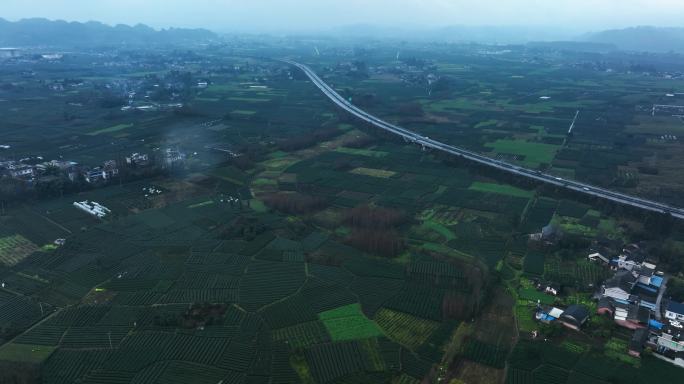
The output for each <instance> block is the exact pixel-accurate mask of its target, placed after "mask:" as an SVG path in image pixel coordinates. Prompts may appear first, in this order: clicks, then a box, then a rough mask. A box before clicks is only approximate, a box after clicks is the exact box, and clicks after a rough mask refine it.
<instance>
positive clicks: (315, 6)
mask: <svg viewBox="0 0 684 384" xmlns="http://www.w3.org/2000/svg"><path fill="white" fill-rule="evenodd" d="M0 3H1V4H0V17H2V18H6V19H9V20H16V19H20V18H26V17H47V18H51V19H64V20H77V21H86V20H98V21H103V22H105V23H108V24H116V23H125V24H135V23H146V24H149V25H152V26H155V27H167V26H179V27H207V28H211V29H215V30H224V31H225V30H247V31H258V30H264V31H275V30H317V29H319V30H320V29H327V28H328V27H335V26H340V25H348V24H357V23H363V24H378V25H382V26H388V25H392V26H406V27H416V26H421V27H425V26H435V27H437V26H444V25H457V24H458V25H506V26H520V25H532V26H564V27H565V28H573V29H577V30H598V29H605V28H615V27H625V26H634V25H658V26H684V0H0Z"/></svg>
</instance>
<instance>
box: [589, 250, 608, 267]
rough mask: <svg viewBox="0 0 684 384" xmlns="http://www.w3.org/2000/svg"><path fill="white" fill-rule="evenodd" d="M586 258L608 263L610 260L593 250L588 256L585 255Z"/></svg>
mask: <svg viewBox="0 0 684 384" xmlns="http://www.w3.org/2000/svg"><path fill="white" fill-rule="evenodd" d="M587 258H588V259H589V261H593V262H600V263H602V264H608V263H609V262H610V259H608V258H607V257H605V256H603V255H602V254H600V253H599V252H594V253H592V254H590V255H589V256H587Z"/></svg>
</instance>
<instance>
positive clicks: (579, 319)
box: [535, 244, 684, 367]
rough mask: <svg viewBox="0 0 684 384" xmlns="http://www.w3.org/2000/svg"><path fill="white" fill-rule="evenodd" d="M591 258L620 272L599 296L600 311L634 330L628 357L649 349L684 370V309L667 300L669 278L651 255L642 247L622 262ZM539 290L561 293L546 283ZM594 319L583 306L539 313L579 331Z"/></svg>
mask: <svg viewBox="0 0 684 384" xmlns="http://www.w3.org/2000/svg"><path fill="white" fill-rule="evenodd" d="M588 259H589V260H590V261H592V262H595V263H600V264H602V265H604V266H605V267H606V268H610V270H612V271H614V274H613V276H612V277H610V278H608V279H606V280H605V281H604V282H603V284H602V285H601V287H600V290H599V292H597V294H596V298H597V299H598V305H597V310H596V311H597V314H599V315H602V316H609V317H610V318H612V319H613V321H614V322H615V323H616V324H617V325H619V326H622V327H624V328H627V329H630V330H633V331H634V332H633V334H632V338H631V340H630V342H629V349H628V351H627V352H628V353H629V354H630V355H632V356H634V357H640V356H641V354H642V353H643V351H644V350H645V349H646V348H649V349H650V350H651V351H652V352H653V355H654V356H656V357H658V358H661V359H663V360H666V361H669V362H671V363H673V364H676V365H678V366H681V367H684V304H682V303H678V302H676V301H672V300H669V299H666V298H663V295H664V293H665V290H666V283H667V277H666V276H665V275H664V273H662V272H660V271H658V270H657V266H656V264H655V263H654V262H653V261H652V260H649V258H648V255H647V254H646V252H644V251H643V250H642V249H641V248H640V247H639V246H638V245H637V244H630V245H627V246H624V247H623V248H622V252H621V253H620V255H618V256H617V257H613V258H608V257H606V256H604V255H603V254H601V253H600V252H595V253H592V254H590V255H589V256H588ZM536 287H537V290H538V291H540V292H544V293H546V294H549V295H553V296H556V295H558V293H559V287H558V285H557V284H554V283H549V282H540V283H537V284H536ZM589 316H590V311H589V309H588V308H587V307H586V306H584V305H581V304H577V305H571V306H569V307H568V308H566V309H561V308H557V307H553V306H541V305H539V304H538V305H537V310H536V314H535V318H536V319H537V321H539V322H541V323H545V324H550V323H554V322H558V323H560V324H562V325H564V326H565V327H567V328H570V329H574V330H579V329H580V328H581V327H582V326H583V325H584V324H585V323H586V322H587V320H588V319H589Z"/></svg>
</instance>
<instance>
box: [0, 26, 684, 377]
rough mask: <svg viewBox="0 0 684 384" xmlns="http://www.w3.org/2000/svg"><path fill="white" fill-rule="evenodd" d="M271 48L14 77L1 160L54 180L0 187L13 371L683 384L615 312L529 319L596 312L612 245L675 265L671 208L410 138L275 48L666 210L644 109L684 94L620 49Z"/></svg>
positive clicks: (80, 58)
mask: <svg viewBox="0 0 684 384" xmlns="http://www.w3.org/2000/svg"><path fill="white" fill-rule="evenodd" d="M169 33H170V32H169ZM245 39H246V40H245V41H247V40H249V38H248V37H245ZM270 39H271V38H270V37H266V36H264V37H263V39H262V40H260V42H259V43H258V44H255V45H252V44H242V43H240V44H237V43H236V44H213V43H212V44H208V45H206V46H204V45H203V46H188V47H183V48H182V49H181V48H178V49H169V48H164V47H158V48H155V49H154V50H149V51H148V50H142V51H139V50H138V49H136V48H134V47H133V46H131V47H127V48H126V49H125V50H118V49H112V50H104V51H100V48H93V49H92V51H87V52H78V51H75V52H73V53H70V54H68V55H66V57H65V58H64V59H63V60H61V61H60V60H56V61H50V62H46V61H44V60H43V59H41V58H39V57H40V55H35V57H34V56H28V57H25V58H24V59H25V61H22V62H21V63H19V62H15V61H12V60H10V61H4V60H0V68H2V71H0V114H1V115H2V117H3V119H2V120H3V121H2V124H3V129H2V130H0V144H3V145H5V143H7V144H6V146H9V148H5V146H3V147H2V148H0V158H1V159H0V160H2V164H5V163H6V162H12V161H18V160H16V159H22V158H23V159H22V160H21V161H20V163H21V164H24V165H30V166H34V165H40V167H37V166H36V169H37V171H36V172H38V175H37V176H35V177H34V179H33V180H18V179H15V178H12V177H9V176H8V175H10V173H8V172H9V171H11V170H10V169H9V168H8V169H7V170H5V172H4V173H3V176H2V177H0V184H1V185H0V187H2V188H0V203H1V204H0V282H1V283H2V287H0V382H2V380H4V379H5V376H3V375H4V374H8V373H7V372H10V371H9V370H7V367H10V368H11V367H15V368H22V369H23V368H24V364H25V365H26V367H28V368H27V369H30V370H31V372H34V371H35V373H36V374H38V375H40V376H41V377H42V378H43V382H45V383H54V384H58V383H59V384H62V383H64V384H66V383H90V384H95V383H101V384H107V383H122V384H123V383H149V384H153V383H159V384H161V383H179V384H180V383H195V382H197V383H207V384H216V383H224V384H244V383H273V384H284V383H307V384H313V383H336V384H342V383H376V382H378V383H406V384H409V383H410V384H416V383H420V382H451V383H461V382H463V383H491V382H503V381H506V382H509V383H514V384H517V383H522V384H528V383H537V382H539V383H580V382H581V383H594V382H595V383H608V382H616V383H617V382H620V383H622V382H626V383H631V382H634V383H636V382H647V381H648V380H649V379H650V378H651V377H653V378H656V379H657V381H658V382H660V381H662V382H667V383H674V382H678V381H677V380H678V378H679V376H681V371H677V370H675V368H674V367H671V366H670V365H665V363H664V362H661V361H659V360H655V359H654V358H653V357H651V356H644V357H643V358H642V359H639V360H637V359H633V358H629V357H627V356H626V353H625V351H624V350H625V349H626V346H627V344H626V343H627V340H629V338H628V337H629V335H627V334H626V333H625V332H624V331H622V332H621V330H619V329H618V328H617V326H616V325H614V324H612V322H611V321H607V320H605V321H604V319H601V318H599V317H597V316H592V318H591V319H590V320H589V321H588V322H587V325H586V326H585V327H584V328H583V329H582V331H581V332H579V333H574V332H572V331H570V330H566V329H562V328H560V327H557V326H556V325H548V326H547V325H545V324H541V323H539V322H537V321H536V320H535V317H534V313H535V310H536V307H537V304H538V303H539V304H540V305H554V306H558V307H559V308H561V307H562V308H565V307H567V306H569V305H571V304H577V303H581V304H584V305H586V306H588V307H589V308H590V310H591V312H592V315H593V312H595V308H596V302H595V301H594V300H592V295H593V293H594V292H595V291H596V288H597V287H598V286H600V284H601V282H602V281H603V280H605V279H606V278H608V277H610V276H611V275H612V273H613V272H612V271H610V269H609V268H608V267H605V266H603V265H601V264H599V263H593V262H590V261H588V260H587V255H588V254H589V253H592V252H594V251H595V250H597V249H600V250H601V251H602V252H604V253H605V255H608V256H610V257H614V256H615V255H617V254H619V253H620V252H622V250H623V248H624V245H625V244H628V243H633V242H634V243H638V244H639V247H641V249H643V250H644V252H645V253H647V254H648V256H649V257H651V258H654V259H657V260H654V262H656V261H657V264H658V270H661V269H662V270H663V271H664V273H666V274H668V275H671V276H676V275H677V274H678V273H679V272H680V269H681V262H680V261H681V260H684V259H683V258H682V257H680V256H681V251H682V250H683V249H684V248H683V247H681V245H682V244H684V230H682V228H681V227H680V226H676V225H674V224H673V223H672V221H671V219H672V218H669V217H666V216H662V215H656V214H654V215H645V214H643V212H640V211H639V212H636V213H635V212H632V211H630V210H629V209H626V208H625V207H620V206H615V205H612V204H609V203H606V202H601V201H597V200H593V199H591V198H589V197H586V196H579V195H577V194H575V193H573V192H571V191H567V190H565V189H563V188H554V187H549V186H542V185H539V184H536V183H534V182H531V181H529V180H521V179H518V178H516V177H512V176H510V175H504V174H501V173H498V172H495V171H493V170H491V169H487V168H483V167H479V166H476V165H473V164H470V163H468V162H467V161H464V160H463V159H458V158H454V157H448V156H446V155H444V154H441V153H436V152H434V151H431V150H429V149H428V148H421V146H419V145H415V143H411V142H410V140H409V141H408V142H407V141H403V140H397V139H396V138H394V137H391V136H389V135H385V134H383V133H382V132H378V131H376V130H374V129H373V128H371V127H369V126H367V125H365V124H362V123H360V122H358V121H355V120H354V119H352V118H350V116H347V115H346V114H344V113H343V112H342V111H340V110H337V109H335V108H334V106H333V105H332V104H331V103H329V101H328V100H326V99H325V97H324V95H321V94H320V92H318V91H317V89H316V88H315V87H314V85H313V84H312V83H311V82H310V81H309V80H307V79H306V78H305V77H304V76H303V75H302V74H301V73H299V72H298V71H296V70H294V68H292V67H291V66H289V65H287V64H285V63H283V62H279V61H275V60H270V59H266V58H276V57H291V58H293V59H294V58H296V59H297V60H299V61H302V62H304V63H307V64H309V65H311V67H312V68H313V69H314V70H316V71H317V72H318V73H320V74H321V76H322V77H323V78H324V80H326V81H327V82H329V83H331V84H334V85H335V87H336V89H338V90H339V92H340V93H341V94H342V96H343V97H345V99H347V100H351V102H352V103H354V104H357V105H358V106H359V107H360V108H363V109H364V110H368V111H369V112H371V113H374V114H377V115H378V116H380V117H382V118H386V119H387V120H388V121H391V122H393V123H396V124H398V125H401V126H403V127H406V128H407V129H411V130H414V131H416V132H418V133H420V134H422V135H429V137H431V138H435V139H437V140H441V141H444V142H447V143H452V144H455V145H458V146H462V147H464V148H466V149H468V150H472V151H475V152H478V153H482V154H484V155H486V156H490V157H492V158H496V159H497V160H500V161H506V162H511V163H513V164H516V165H517V166H526V167H530V168H532V169H535V170H540V171H546V172H550V173H552V174H554V175H558V176H559V177H563V178H575V179H577V180H582V181H589V182H592V183H596V184H597V185H601V186H604V187H608V188H611V189H618V190H621V191H626V192H630V193H634V194H638V195H642V196H653V195H654V194H660V195H661V196H662V197H663V200H664V201H668V202H672V203H673V204H675V203H677V202H681V201H684V200H682V196H684V194H682V193H681V192H682V189H681V185H684V184H682V177H681V172H678V168H677V167H676V166H675V165H676V164H678V162H681V161H682V160H684V157H682V156H681V153H682V151H681V147H680V146H681V143H680V141H679V139H677V140H675V139H674V136H673V135H674V132H677V133H679V132H681V129H680V127H679V126H678V124H679V123H678V122H677V120H676V119H672V118H667V117H665V116H650V117H649V115H648V111H647V110H646V109H644V108H645V107H644V106H646V107H648V106H649V105H650V106H652V105H653V104H655V103H658V102H659V100H658V99H659V97H660V96H656V93H664V92H671V89H672V88H673V87H676V86H684V82H682V81H681V80H679V79H674V78H672V79H668V80H667V83H665V80H664V79H660V80H662V82H661V81H651V80H653V79H652V78H651V77H649V76H651V75H649V74H647V73H646V72H648V71H646V72H644V71H643V70H639V71H638V73H641V74H640V75H636V72H635V71H636V70H634V69H629V70H624V67H621V66H622V65H623V64H624V63H626V62H630V60H632V59H634V60H637V59H636V58H635V56H631V55H630V56H629V57H627V58H625V57H622V56H618V57H613V56H610V54H606V55H608V56H605V57H604V56H601V55H603V54H598V53H597V54H596V55H598V56H597V57H600V58H604V59H605V61H601V62H602V63H603V62H605V63H611V65H612V67H615V68H616V71H615V72H608V71H596V70H594V69H592V68H593V67H592V66H591V65H588V64H586V63H587V62H592V61H591V60H594V59H590V58H589V57H591V56H590V55H588V54H587V55H585V54H579V53H572V52H571V51H565V50H546V49H543V48H532V47H506V48H505V49H503V48H502V49H501V52H499V49H498V48H497V51H496V52H495V53H492V52H490V51H489V50H488V49H484V47H481V46H479V45H460V44H453V45H452V44H447V45H444V46H440V45H435V44H432V43H425V45H420V46H417V45H415V44H414V43H411V42H405V43H403V42H402V43H401V47H402V48H401V49H400V50H399V51H400V52H399V53H398V52H397V47H396V46H395V45H394V44H393V43H392V44H389V43H382V42H377V43H373V45H368V44H366V43H361V42H355V43H353V44H352V43H351V42H350V41H346V40H345V41H342V40H340V41H333V40H324V41H323V40H322V41H316V44H317V47H316V50H318V51H319V53H320V54H317V55H315V56H313V55H312V53H311V52H312V51H313V47H312V44H311V43H310V42H308V41H307V42H301V41H299V40H298V39H295V38H292V39H290V38H288V39H287V40H282V41H280V40H279V41H275V40H270ZM509 48H510V49H509ZM307 52H308V53H307ZM24 59H22V60H24ZM651 59H653V60H655V59H654V58H647V57H642V58H638V60H651ZM596 60H598V59H596ZM662 60H665V59H662ZM668 60H669V59H668ZM665 61H666V60H665ZM124 64H125V65H124ZM602 65H603V64H602ZM612 67H611V68H612ZM620 68H622V69H623V70H620ZM638 68H641V67H637V69H638ZM646 68H651V67H650V66H647V67H646ZM5 69H7V70H5ZM642 69H643V68H642ZM75 79H78V80H79V81H75ZM426 87H427V88H426ZM585 87H586V88H585ZM543 97H546V98H543ZM29 103H30V105H31V110H35V111H38V112H35V113H28V112H27V111H28V105H29ZM129 107H130V108H129ZM578 108H580V109H581V111H580V114H579V117H578V120H577V125H576V127H575V128H576V132H575V133H574V134H573V135H568V134H567V130H568V127H569V125H570V123H571V121H572V117H573V116H574V115H575V113H576V112H577V109H578ZM670 117H671V116H670ZM141 154H145V155H147V157H146V160H143V159H144V157H141V156H140V155H141ZM656 154H658V155H657V156H656ZM134 155H137V156H134ZM53 159H55V161H54V162H50V163H45V162H48V161H51V160H53ZM134 159H138V160H139V161H134ZM71 161H73V163H71ZM74 163H77V164H74ZM8 164H9V163H8ZM113 164H115V165H116V168H117V170H118V173H117V174H114V173H110V174H106V172H105V174H106V175H107V178H106V179H103V180H99V181H87V180H85V178H82V177H81V176H83V174H81V173H79V172H81V171H82V170H94V173H93V174H92V175H91V176H92V177H93V178H96V177H99V175H100V174H101V171H102V169H104V168H107V169H109V167H112V166H113ZM98 167H100V168H98ZM62 168H63V169H62ZM84 200H87V201H93V202H98V203H100V204H102V205H103V206H106V207H107V208H108V209H109V210H110V211H109V213H108V214H107V215H105V216H104V217H96V216H95V215H92V214H88V213H87V212H84V211H83V210H79V209H77V208H76V207H75V206H74V205H73V203H74V202H79V201H84ZM549 231H551V232H552V233H551V234H549ZM540 234H543V235H544V236H542V237H540ZM547 282H548V283H555V284H558V285H559V286H560V288H561V290H560V293H559V295H558V296H553V295H548V294H545V293H543V292H541V291H539V290H537V288H536V284H537V283H547ZM673 286H674V285H673ZM675 294H676V292H675ZM533 331H538V334H537V337H536V338H534V339H533V337H532V336H533V335H532V332H533ZM19 364H21V365H19ZM447 379H448V381H447ZM656 379H653V380H656ZM8 382H11V381H8ZM649 382H650V381H649Z"/></svg>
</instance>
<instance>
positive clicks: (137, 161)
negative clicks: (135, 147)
mask: <svg viewBox="0 0 684 384" xmlns="http://www.w3.org/2000/svg"><path fill="white" fill-rule="evenodd" d="M149 160H150V158H149V156H148V155H147V154H146V153H133V154H131V155H130V156H126V164H128V165H132V166H134V167H144V166H146V165H148V164H149Z"/></svg>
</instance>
